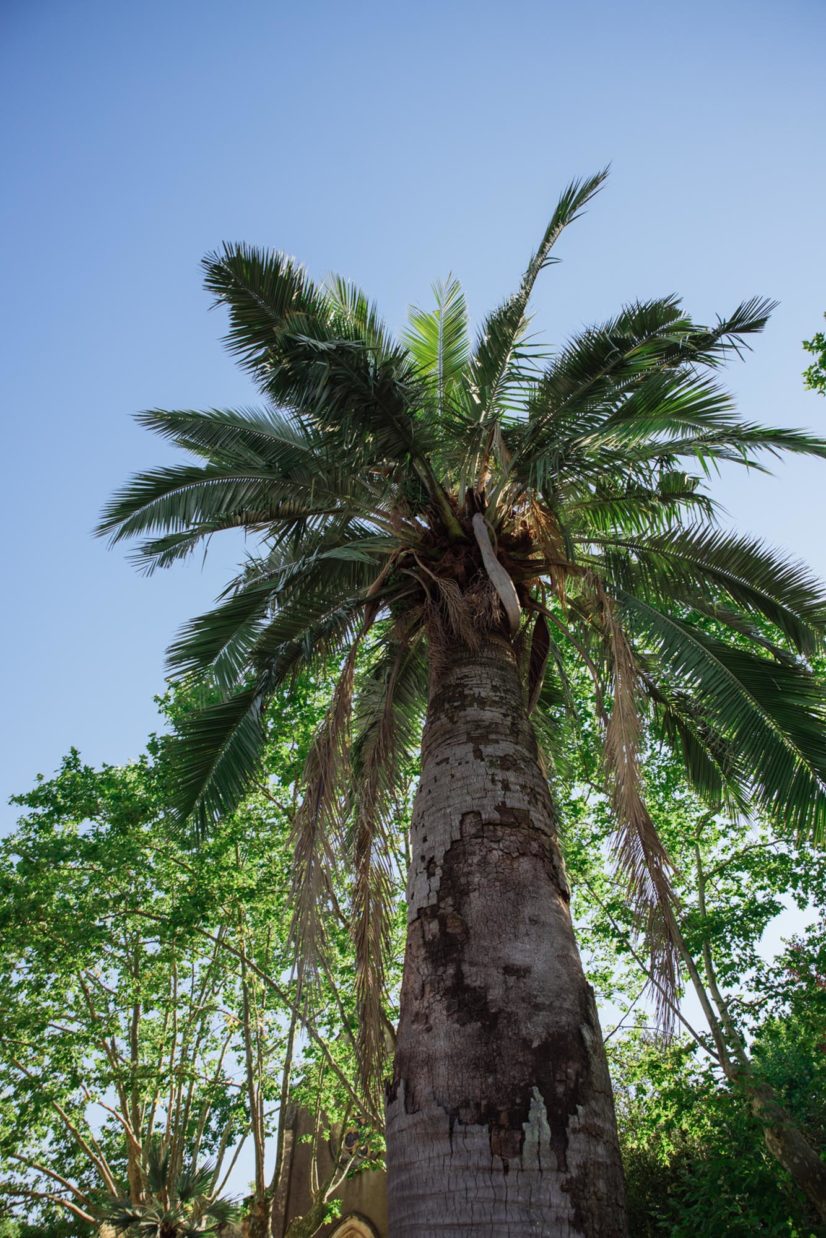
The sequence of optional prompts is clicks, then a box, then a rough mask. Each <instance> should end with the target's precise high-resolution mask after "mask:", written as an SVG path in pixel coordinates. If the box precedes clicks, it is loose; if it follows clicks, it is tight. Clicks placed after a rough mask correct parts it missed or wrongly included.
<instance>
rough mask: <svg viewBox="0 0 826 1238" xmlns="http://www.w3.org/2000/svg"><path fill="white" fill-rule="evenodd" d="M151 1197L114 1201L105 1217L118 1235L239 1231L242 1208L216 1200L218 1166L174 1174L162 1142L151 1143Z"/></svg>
mask: <svg viewBox="0 0 826 1238" xmlns="http://www.w3.org/2000/svg"><path fill="white" fill-rule="evenodd" d="M144 1176H145V1181H146V1195H145V1198H144V1200H143V1202H142V1203H139V1204H136V1203H132V1201H131V1200H130V1199H129V1198H128V1197H125V1198H123V1199H119V1200H114V1201H110V1203H109V1204H108V1205H107V1206H106V1207H105V1208H104V1209H103V1210H102V1211H101V1221H102V1222H103V1223H104V1225H105V1226H108V1227H109V1228H110V1229H112V1230H113V1231H114V1232H115V1233H116V1234H130V1235H132V1236H133V1238H139V1236H140V1238H195V1235H198V1234H224V1233H229V1232H230V1230H231V1231H232V1233H236V1232H237V1231H236V1230H235V1228H234V1227H233V1226H232V1222H233V1221H234V1220H235V1219H236V1218H237V1217H238V1215H239V1209H238V1206H237V1205H236V1204H235V1203H234V1202H233V1201H232V1200H230V1199H226V1198H213V1197H212V1194H211V1192H212V1187H213V1181H214V1178H215V1166H214V1165H212V1164H211V1163H209V1162H206V1163H204V1164H203V1165H191V1166H190V1167H189V1168H186V1169H182V1170H180V1172H178V1173H175V1171H174V1169H173V1167H172V1160H171V1157H170V1153H169V1150H168V1149H166V1148H165V1147H164V1145H163V1143H162V1142H161V1141H160V1140H157V1139H156V1140H154V1141H153V1142H152V1143H151V1144H150V1145H149V1151H148V1155H147V1162H146V1166H145V1170H144Z"/></svg>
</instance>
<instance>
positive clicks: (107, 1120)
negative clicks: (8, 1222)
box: [0, 677, 381, 1238]
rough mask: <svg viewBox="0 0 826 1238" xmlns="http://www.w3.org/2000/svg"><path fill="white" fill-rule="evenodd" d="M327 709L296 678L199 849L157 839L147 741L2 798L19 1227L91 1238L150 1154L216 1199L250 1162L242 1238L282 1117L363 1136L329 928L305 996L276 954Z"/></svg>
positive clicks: (7, 1019) (256, 1217)
mask: <svg viewBox="0 0 826 1238" xmlns="http://www.w3.org/2000/svg"><path fill="white" fill-rule="evenodd" d="M325 695H326V685H325V684H324V682H323V681H322V682H321V683H318V682H314V681H311V680H309V679H307V678H306V677H304V678H303V679H302V680H301V681H299V682H297V683H296V684H295V685H294V686H293V688H292V690H291V692H290V694H289V697H286V696H285V698H284V699H283V700H281V701H280V702H276V703H274V706H273V711H272V715H271V719H270V721H269V723H268V741H267V747H266V760H265V768H264V771H262V779H261V785H260V787H259V788H258V789H256V790H254V791H253V792H252V793H251V794H250V795H249V796H248V797H247V799H246V801H245V803H244V804H243V805H242V806H240V807H239V809H238V811H237V812H236V813H235V814H234V815H233V816H231V817H228V818H227V819H226V820H225V821H224V822H223V824H222V828H221V829H220V830H217V831H215V832H214V833H213V834H212V835H211V837H210V839H209V840H208V842H207V843H206V844H205V845H204V846H203V847H201V848H196V849H194V850H193V849H192V847H191V845H188V843H187V840H185V839H184V840H181V839H180V838H179V837H178V836H177V835H176V833H175V831H173V830H171V828H170V817H169V812H168V809H167V798H168V791H169V786H168V776H169V767H168V759H167V757H168V741H167V740H165V739H156V738H153V739H152V741H151V742H150V745H149V753H148V754H147V756H146V757H145V758H143V759H142V760H140V761H139V762H136V763H134V764H133V765H130V766H127V767H124V768H122V769H116V768H112V767H104V768H103V769H101V770H95V769H92V768H90V767H89V766H86V765H84V764H83V762H82V761H81V759H80V757H79V755H78V754H77V753H76V752H72V753H70V755H69V756H68V757H67V758H66V760H65V761H64V763H63V765H62V768H61V769H60V771H59V772H58V774H57V775H56V777H55V778H53V779H50V780H41V782H40V783H39V785H38V786H37V787H36V788H35V790H34V791H32V792H30V793H29V794H27V795H24V796H20V797H18V800H17V802H18V804H19V805H20V806H21V807H22V808H24V809H25V813H24V815H23V817H22V818H21V820H20V823H19V828H18V830H17V832H16V833H15V834H13V835H12V836H11V837H9V838H8V839H7V840H5V842H4V843H3V845H2V849H0V940H1V941H2V952H0V953H2V963H1V964H0V993H2V1003H3V1007H4V1018H3V1021H2V1030H0V1085H2V1092H0V1166H2V1169H1V1170H0V1195H2V1196H3V1197H4V1198H5V1199H6V1200H7V1201H9V1203H10V1204H12V1205H13V1206H14V1207H15V1210H16V1211H17V1213H18V1215H21V1214H22V1215H23V1216H25V1217H31V1218H32V1219H33V1220H34V1219H35V1218H37V1219H39V1221H40V1222H41V1223H43V1224H49V1225H52V1226H56V1225H58V1224H59V1222H58V1220H57V1219H56V1218H57V1216H58V1215H59V1213H61V1212H63V1213H64V1214H65V1215H69V1216H71V1217H74V1218H76V1220H77V1221H78V1223H82V1222H85V1223H86V1225H85V1227H84V1225H83V1224H80V1230H81V1232H87V1230H88V1225H89V1224H91V1222H92V1219H93V1218H94V1217H95V1216H96V1215H97V1212H98V1210H99V1209H100V1208H104V1209H105V1208H111V1205H112V1201H117V1200H119V1199H120V1198H121V1196H122V1194H126V1195H127V1196H128V1198H129V1202H130V1206H131V1207H135V1208H143V1207H145V1206H147V1207H148V1206H150V1203H151V1200H150V1196H151V1195H152V1191H151V1189H150V1184H149V1182H148V1178H147V1172H148V1170H147V1166H148V1164H149V1160H150V1158H151V1155H152V1154H153V1150H154V1149H156V1147H157V1148H158V1149H159V1150H160V1153H161V1154H162V1157H163V1160H164V1164H166V1166H167V1169H168V1174H169V1176H170V1179H171V1180H173V1181H174V1180H176V1179H177V1178H178V1177H179V1175H180V1174H181V1173H182V1172H185V1171H187V1169H188V1167H190V1166H191V1164H192V1163H193V1162H200V1161H203V1160H209V1161H211V1163H212V1169H211V1179H210V1190H211V1191H214V1192H217V1193H219V1194H220V1193H221V1191H222V1190H223V1189H224V1187H225V1184H226V1181H227V1178H228V1176H229V1175H230V1174H231V1173H232V1170H233V1167H234V1166H235V1165H236V1164H237V1162H238V1157H239V1155H240V1154H241V1152H242V1150H243V1149H244V1148H245V1147H248V1148H249V1147H251V1149H252V1163H253V1172H254V1180H253V1182H252V1184H251V1191H250V1196H249V1198H248V1200H247V1201H246V1212H247V1218H246V1220H247V1226H248V1232H249V1233H250V1234H251V1235H252V1238H260V1236H261V1235H264V1234H268V1233H269V1227H270V1212H271V1209H272V1208H273V1200H274V1196H275V1194H276V1188H277V1183H278V1178H279V1173H280V1170H281V1158H280V1151H281V1147H282V1137H283V1126H284V1123H283V1121H282V1115H283V1114H284V1112H285V1109H286V1108H287V1107H288V1106H289V1104H303V1105H305V1106H308V1107H310V1108H311V1110H312V1111H317V1112H318V1115H319V1130H321V1129H322V1127H325V1126H326V1127H329V1126H330V1125H331V1124H333V1125H335V1124H337V1123H338V1124H339V1125H340V1124H342V1123H346V1122H350V1123H351V1125H355V1126H356V1128H358V1129H364V1130H365V1131H366V1137H369V1132H370V1129H371V1125H370V1124H371V1122H372V1124H373V1125H374V1126H375V1125H376V1124H377V1123H378V1124H380V1121H381V1119H380V1116H379V1115H372V1117H370V1116H368V1115H367V1114H366V1112H365V1109H364V1104H363V1101H362V1099H361V1097H360V1095H359V1094H358V1092H357V1090H356V1087H355V1086H354V1079H355V1077H356V1073H357V1072H356V1067H355V1052H354V1045H353V1029H354V1027H355V994H354V979H353V966H352V960H351V951H350V943H349V937H348V935H347V933H346V929H344V928H342V925H341V923H340V919H339V920H338V921H336V922H335V923H332V922H331V925H330V930H329V933H328V940H329V942H330V946H331V949H330V951H329V952H328V955H327V957H326V962H327V970H326V971H325V972H324V974H323V975H319V976H317V977H315V978H314V979H313V983H312V984H308V985H307V986H305V991H304V993H303V994H302V992H301V984H300V979H299V977H298V976H297V974H296V970H295V967H294V965H293V964H294V950H293V947H292V945H291V942H290V938H289V928H290V923H291V905H290V879H289V862H290V859H291V855H292V850H291V844H290V832H291V825H292V813H293V809H294V801H295V795H296V791H295V781H296V778H297V776H298V773H299V772H300V769H301V767H302V764H303V762H304V760H305V759H306V754H307V749H308V746H309V743H310V740H311V737H312V735H313V732H314V729H315V727H316V725H317V722H318V719H319V717H320V716H321V713H322V711H323V708H324V705H325ZM187 708H191V701H189V700H188V699H187V698H186V697H185V696H184V695H182V694H180V693H179V694H177V696H175V697H174V698H172V699H170V700H168V701H167V703H166V711H167V713H168V714H169V715H171V717H173V718H175V717H180V716H181V715H182V714H184V713H185V712H186V710H187ZM335 889H336V886H335V885H334V886H332V887H331V894H332V895H335ZM338 895H339V897H340V898H341V899H342V900H343V901H344V905H345V907H346V898H347V891H346V888H344V887H343V886H342V885H340V884H339V885H338ZM344 914H345V913H344V911H342V910H341V909H339V912H338V915H339V917H341V916H343V915H344ZM332 915H333V911H332V906H331V909H330V916H331V917H332ZM336 942H338V952H339V953H338V955H337V954H336V950H335V949H334V948H333V947H335V945H336ZM342 950H343V953H342ZM362 1163H364V1158H357V1164H358V1165H361V1164H362ZM354 1167H355V1166H351V1168H354ZM322 1185H323V1188H324V1189H327V1188H328V1187H329V1185H330V1184H328V1183H324V1184H320V1187H319V1189H320V1190H321V1189H322ZM104 1200H108V1201H109V1202H108V1204H104Z"/></svg>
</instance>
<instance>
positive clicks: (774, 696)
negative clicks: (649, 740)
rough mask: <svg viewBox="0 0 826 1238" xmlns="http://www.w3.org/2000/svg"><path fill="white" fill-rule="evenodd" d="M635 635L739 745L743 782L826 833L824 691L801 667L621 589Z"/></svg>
mask: <svg viewBox="0 0 826 1238" xmlns="http://www.w3.org/2000/svg"><path fill="white" fill-rule="evenodd" d="M619 596H620V601H621V604H622V608H623V611H624V612H625V614H626V617H627V620H628V622H629V624H630V625H631V629H632V631H634V632H635V633H636V635H637V637H638V639H642V640H645V641H647V642H648V643H649V644H650V645H651V646H652V647H653V648H654V649H655V650H656V652H657V654H658V657H659V659H660V661H661V665H662V668H663V672H664V674H665V675H666V676H667V677H668V679H669V680H670V681H671V682H672V684H676V685H678V686H679V688H680V689H681V690H682V691H683V692H686V693H690V694H694V695H695V696H696V697H697V698H698V699H699V700H700V701H701V703H702V709H703V713H704V714H706V715H707V716H708V717H709V718H710V719H711V722H712V724H713V725H714V726H716V727H717V728H718V729H719V730H720V732H721V733H722V734H723V735H724V736H725V737H726V738H727V739H728V740H729V741H730V743H731V745H732V750H733V751H734V752H736V761H737V766H738V773H739V775H740V779H741V784H742V785H743V786H744V787H747V788H748V789H749V791H750V796H751V798H753V799H754V801H755V802H756V803H757V804H758V805H759V807H760V808H761V809H763V810H764V811H765V812H766V813H768V815H769V816H770V817H771V818H772V819H774V820H775V821H778V822H780V823H782V824H784V825H785V826H787V827H788V828H790V829H791V830H793V831H795V832H796V833H797V834H798V835H799V837H801V838H811V839H812V840H813V841H815V842H816V843H821V842H823V840H824V837H826V698H825V697H824V691H823V686H822V685H821V684H820V683H819V682H818V680H817V679H816V678H815V677H814V676H813V675H812V674H811V673H810V672H808V671H806V670H805V669H804V668H803V667H798V666H795V667H792V666H786V665H783V664H782V663H778V662H776V661H774V660H769V659H767V658H763V657H761V656H759V655H757V654H755V653H753V652H751V651H749V650H745V649H740V648H737V647H734V646H731V645H727V644H725V643H724V642H722V641H719V640H716V639H714V638H713V637H710V636H708V635H706V633H704V632H703V631H702V630H701V629H700V628H698V627H697V626H696V625H693V624H690V623H687V622H685V621H683V620H681V619H678V618H676V617H675V616H673V615H667V614H665V613H664V612H663V611H661V610H658V609H656V608H655V607H653V606H651V605H650V604H649V603H647V602H644V601H643V600H642V599H641V598H639V597H634V596H632V595H630V594H628V593H624V592H623V593H620V595H619Z"/></svg>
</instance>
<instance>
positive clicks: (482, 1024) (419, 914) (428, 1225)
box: [387, 639, 627, 1238]
mask: <svg viewBox="0 0 826 1238" xmlns="http://www.w3.org/2000/svg"><path fill="white" fill-rule="evenodd" d="M411 843H412V852H413V860H412V864H411V869H410V876H409V882H408V936H407V950H406V955H405V967H404V981H403V985H402V996H401V1017H400V1023H399V1033H398V1043H397V1050H396V1060H395V1071H394V1078H393V1082H392V1085H391V1087H390V1088H389V1090H388V1105H387V1147H388V1175H389V1181H388V1191H389V1199H390V1234H391V1238H412V1236H413V1235H419V1236H421V1238H424V1236H427V1238H437V1236H441V1235H460V1234H488V1235H505V1234H514V1235H516V1234H518V1235H520V1238H522V1236H523V1235H524V1236H527V1235H530V1234H536V1235H539V1234H541V1235H545V1236H550V1238H557V1236H558V1238H562V1236H566V1238H567V1236H573V1235H585V1236H586V1238H623V1235H625V1234H626V1232H627V1231H626V1224H625V1200H624V1187H623V1180H622V1168H621V1163H620V1156H619V1148H618V1144H617V1135H616V1127H615V1121H614V1110H613V1099H612V1094H611V1083H610V1080H609V1077H608V1069H607V1064H606V1059H605V1054H604V1051H603V1046H602V1036H601V1033H600V1028H599V1023H598V1020H597V1012H596V1007H595V1004H594V998H593V993H592V991H591V989H590V987H589V986H588V984H587V982H586V980H585V977H584V974H583V971H582V965H581V962H580V959H579V953H578V951H577V947H576V943H575V941H574V936H573V930H572V927H571V918H570V913H569V906H568V903H569V896H568V889H567V885H566V881H565V874H564V870H563V866H562V859H561V856H560V852H559V848H558V845H557V842H556V831H555V821H554V814H553V808H552V804H551V798H550V794H549V791H548V785H547V780H546V778H545V777H544V775H543V773H542V770H541V767H540V763H539V759H538V754H537V748H536V743H535V740H534V736H533V732H532V729H531V726H530V722H529V720H528V717H527V712H526V709H525V704H524V698H523V693H522V688H521V684H520V680H519V675H518V671H517V666H516V659H515V656H514V653H513V650H512V648H511V646H510V645H509V644H508V643H506V642H505V641H499V640H495V639H491V640H489V641H488V642H487V643H486V644H485V645H484V646H483V647H482V648H481V649H479V650H478V651H475V652H471V651H469V650H467V649H466V648H457V649H452V650H450V651H449V652H448V654H447V656H446V657H445V659H444V665H443V666H440V667H439V669H438V670H437V671H436V673H434V676H433V683H432V686H431V694H430V703H429V708H428V718H427V724H426V727H425V734H424V740H423V748H422V776H421V784H420V787H419V791H418V794H417V798H416V805H415V809H414V814H413V823H412V838H411Z"/></svg>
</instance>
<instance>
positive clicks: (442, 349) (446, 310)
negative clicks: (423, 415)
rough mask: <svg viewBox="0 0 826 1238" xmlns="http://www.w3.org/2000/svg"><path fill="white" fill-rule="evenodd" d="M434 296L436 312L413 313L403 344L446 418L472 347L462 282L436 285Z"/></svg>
mask: <svg viewBox="0 0 826 1238" xmlns="http://www.w3.org/2000/svg"><path fill="white" fill-rule="evenodd" d="M433 295H434V297H435V300H436V306H435V308H434V309H432V310H428V311H426V310H420V309H412V310H411V311H410V325H409V327H408V329H407V331H406V332H405V333H404V336H403V340H404V343H405V344H406V346H407V348H408V350H409V352H410V353H411V355H412V357H413V359H414V361H415V363H416V371H417V373H418V374H419V375H421V376H422V377H423V378H424V379H425V380H426V382H427V383H428V385H429V386H430V387H431V388H432V389H433V391H434V393H435V396H436V406H437V410H438V414H439V416H442V415H443V414H444V411H445V404H446V394H447V392H448V391H449V390H450V388H451V386H452V385H453V384H454V383H455V382H456V380H457V379H458V378H459V376H460V375H461V374H462V372H463V370H464V368H465V366H466V365H467V362H468V358H469V355H470V345H469V342H468V335H467V306H466V305H465V295H464V293H463V292H462V287H461V284H460V283H459V281H458V280H456V279H452V278H450V279H448V280H447V281H446V283H444V284H434V286H433Z"/></svg>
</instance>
